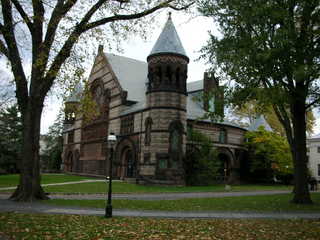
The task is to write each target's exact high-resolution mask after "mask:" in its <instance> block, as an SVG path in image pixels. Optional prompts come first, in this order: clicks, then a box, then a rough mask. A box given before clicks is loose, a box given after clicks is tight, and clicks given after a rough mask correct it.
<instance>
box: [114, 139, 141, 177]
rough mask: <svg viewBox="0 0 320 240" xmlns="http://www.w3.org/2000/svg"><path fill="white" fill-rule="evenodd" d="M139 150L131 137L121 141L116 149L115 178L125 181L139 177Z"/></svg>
mask: <svg viewBox="0 0 320 240" xmlns="http://www.w3.org/2000/svg"><path fill="white" fill-rule="evenodd" d="M137 149H138V148H137V146H136V144H135V142H134V141H133V140H132V139H130V138H129V137H126V138H123V139H122V140H120V142H119V143H118V144H117V147H116V162H115V165H116V166H115V169H114V175H115V176H117V177H119V178H120V179H124V178H134V177H136V176H137V175H138V174H137V169H138V166H137V165H138V161H137Z"/></svg>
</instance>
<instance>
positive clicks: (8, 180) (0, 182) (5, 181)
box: [0, 174, 89, 187]
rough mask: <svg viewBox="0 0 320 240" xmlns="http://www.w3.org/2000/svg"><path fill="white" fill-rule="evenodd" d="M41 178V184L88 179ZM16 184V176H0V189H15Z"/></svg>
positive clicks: (66, 176) (44, 175) (79, 177)
mask: <svg viewBox="0 0 320 240" xmlns="http://www.w3.org/2000/svg"><path fill="white" fill-rule="evenodd" d="M41 176H42V179H41V184H48V183H62V182H72V181H81V180H84V179H89V178H88V177H81V176H73V175H66V174H42V175H41ZM18 182H19V175H18V174H9V175H0V187H15V186H17V185H18Z"/></svg>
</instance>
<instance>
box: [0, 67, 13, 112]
mask: <svg viewBox="0 0 320 240" xmlns="http://www.w3.org/2000/svg"><path fill="white" fill-rule="evenodd" d="M0 75H1V77H0V111H4V110H5V109H6V108H8V107H10V105H12V104H13V103H14V99H15V98H14V87H13V85H12V84H13V83H10V81H9V79H10V78H9V76H6V74H5V72H4V71H2V70H0Z"/></svg>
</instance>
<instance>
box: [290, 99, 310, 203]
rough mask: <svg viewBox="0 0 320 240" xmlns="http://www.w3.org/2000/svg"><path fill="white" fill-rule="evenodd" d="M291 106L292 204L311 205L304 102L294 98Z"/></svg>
mask: <svg viewBox="0 0 320 240" xmlns="http://www.w3.org/2000/svg"><path fill="white" fill-rule="evenodd" d="M292 104H293V105H292V115H293V116H292V120H293V121H292V122H293V129H294V130H293V131H294V139H293V143H292V145H291V150H292V152H293V164H294V190H293V193H294V197H293V199H292V202H293V203H298V204H311V203H312V200H311V198H310V193H309V189H308V167H307V151H306V150H307V149H306V111H305V101H303V99H302V100H301V99H298V97H296V99H295V100H294V102H293V103H292Z"/></svg>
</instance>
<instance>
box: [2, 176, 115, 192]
mask: <svg viewBox="0 0 320 240" xmlns="http://www.w3.org/2000/svg"><path fill="white" fill-rule="evenodd" d="M105 181H106V180H103V179H88V180H81V181H73V182H63V183H48V184H41V186H42V187H46V186H57V185H69V184H77V183H90V182H105ZM113 181H117V180H113ZM16 188H17V186H15V187H4V188H0V191H1V190H13V189H16Z"/></svg>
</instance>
